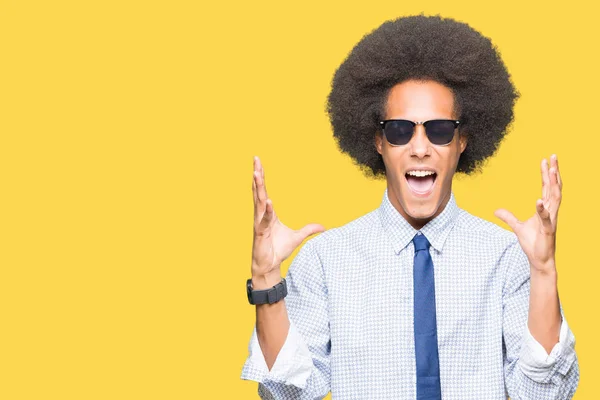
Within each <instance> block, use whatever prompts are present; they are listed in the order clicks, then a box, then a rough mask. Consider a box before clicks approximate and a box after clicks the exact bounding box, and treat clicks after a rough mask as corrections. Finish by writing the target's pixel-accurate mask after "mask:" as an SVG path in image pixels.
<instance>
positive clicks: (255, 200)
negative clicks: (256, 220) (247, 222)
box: [252, 175, 258, 209]
mask: <svg viewBox="0 0 600 400" xmlns="http://www.w3.org/2000/svg"><path fill="white" fill-rule="evenodd" d="M252 197H253V198H254V208H255V209H256V203H257V202H258V196H257V194H256V178H255V177H254V175H253V176H252Z"/></svg>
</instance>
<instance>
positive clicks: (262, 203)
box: [242, 157, 329, 399]
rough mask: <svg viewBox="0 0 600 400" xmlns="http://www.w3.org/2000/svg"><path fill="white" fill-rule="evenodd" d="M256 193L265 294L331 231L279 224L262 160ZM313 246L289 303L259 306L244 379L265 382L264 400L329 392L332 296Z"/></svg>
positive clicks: (256, 263) (255, 252)
mask: <svg viewBox="0 0 600 400" xmlns="http://www.w3.org/2000/svg"><path fill="white" fill-rule="evenodd" d="M252 193H253V197H254V237H253V243H252V268H251V273H252V286H253V288H254V289H256V290H261V289H267V288H270V287H272V286H274V285H275V284H276V283H278V282H279V281H280V279H281V271H280V266H281V263H282V262H283V261H284V260H285V259H286V258H288V257H289V256H290V255H291V253H292V252H293V250H294V249H295V248H297V247H298V246H299V245H300V244H301V243H302V242H303V241H304V240H305V239H306V238H307V237H308V236H310V235H312V234H314V233H317V232H321V231H323V230H324V229H325V228H323V226H321V225H318V224H309V225H306V226H305V227H304V228H302V229H300V230H298V231H294V230H292V229H290V228H288V227H287V226H285V225H284V224H283V223H282V222H281V221H280V220H279V218H278V217H277V215H276V214H275V211H274V209H273V203H272V202H271V199H269V198H268V196H267V190H266V186H265V174H264V170H263V168H262V165H261V163H260V160H259V159H258V157H255V159H254V174H253V181H252ZM309 244H310V241H309V242H307V244H306V246H304V247H302V248H301V249H300V251H299V252H298V255H297V256H296V258H295V259H294V261H293V262H292V265H291V266H290V269H289V271H288V276H287V279H286V281H287V286H288V296H287V298H286V299H284V300H281V301H279V302H278V303H275V304H261V305H257V306H256V325H255V329H254V331H253V333H252V338H251V340H250V345H249V351H250V356H249V357H248V359H247V361H246V363H245V364H244V369H243V371H242V379H250V380H254V381H257V382H259V390H258V393H259V395H260V396H261V398H268V399H274V398H277V399H309V398H310V399H314V398H322V397H325V395H326V394H327V393H328V392H329V323H328V313H327V291H326V288H325V278H324V274H323V269H322V265H321V262H320V260H319V258H318V257H317V255H316V253H315V252H314V251H313V250H312V248H311V247H310V245H309ZM294 323H296V324H297V328H298V329H296V325H295V324H294Z"/></svg>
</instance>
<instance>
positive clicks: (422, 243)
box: [413, 233, 431, 253]
mask: <svg viewBox="0 0 600 400" xmlns="http://www.w3.org/2000/svg"><path fill="white" fill-rule="evenodd" d="M413 243H414V244H415V253H416V252H417V251H419V250H429V246H431V244H429V240H427V238H426V237H425V235H423V234H418V233H417V234H416V235H415V237H414V238H413Z"/></svg>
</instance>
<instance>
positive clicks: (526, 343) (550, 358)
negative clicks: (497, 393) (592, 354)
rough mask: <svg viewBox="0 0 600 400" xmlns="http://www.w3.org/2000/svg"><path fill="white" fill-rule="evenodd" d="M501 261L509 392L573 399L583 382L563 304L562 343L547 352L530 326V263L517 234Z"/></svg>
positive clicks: (542, 398) (521, 396) (538, 397)
mask: <svg viewBox="0 0 600 400" xmlns="http://www.w3.org/2000/svg"><path fill="white" fill-rule="evenodd" d="M500 264H501V267H502V268H505V271H506V278H505V284H504V288H503V294H502V297H503V304H502V306H503V339H504V372H505V386H506V391H507V394H508V395H509V396H510V398H511V399H536V400H554V399H560V400H568V399H571V398H572V397H573V395H574V393H575V390H576V389H577V386H578V384H579V364H578V361H577V355H576V353H575V337H574V335H573V332H571V330H570V329H569V326H568V324H567V321H566V319H565V317H564V313H563V309H562V306H561V316H562V319H563V320H562V323H561V330H560V335H559V343H557V344H556V345H555V346H554V348H553V349H552V351H551V352H550V354H547V353H546V350H545V349H544V348H543V346H542V345H541V344H540V343H538V342H537V341H536V340H535V338H534V337H533V336H532V335H531V333H530V332H529V328H528V326H527V320H528V317H529V293H530V278H531V275H530V265H529V261H528V260H527V256H526V255H525V253H524V252H523V250H522V249H521V246H520V245H519V242H518V240H517V239H516V237H515V238H514V241H513V242H512V243H511V245H510V246H509V247H508V248H507V249H506V251H505V253H504V254H503V257H502V259H501V261H500Z"/></svg>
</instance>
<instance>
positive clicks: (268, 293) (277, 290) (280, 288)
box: [246, 278, 287, 304]
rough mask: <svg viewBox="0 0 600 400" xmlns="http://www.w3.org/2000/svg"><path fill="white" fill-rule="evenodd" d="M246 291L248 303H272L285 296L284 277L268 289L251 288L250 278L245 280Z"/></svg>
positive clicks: (285, 285)
mask: <svg viewBox="0 0 600 400" xmlns="http://www.w3.org/2000/svg"><path fill="white" fill-rule="evenodd" d="M246 292H247V293H248V302H249V303H250V304H273V303H276V302H278V301H279V300H281V299H283V298H284V297H285V296H287V284H286V282H285V278H281V282H279V283H278V284H277V285H275V286H273V287H272V288H270V289H265V290H253V289H252V278H250V279H248V280H247V281H246Z"/></svg>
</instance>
